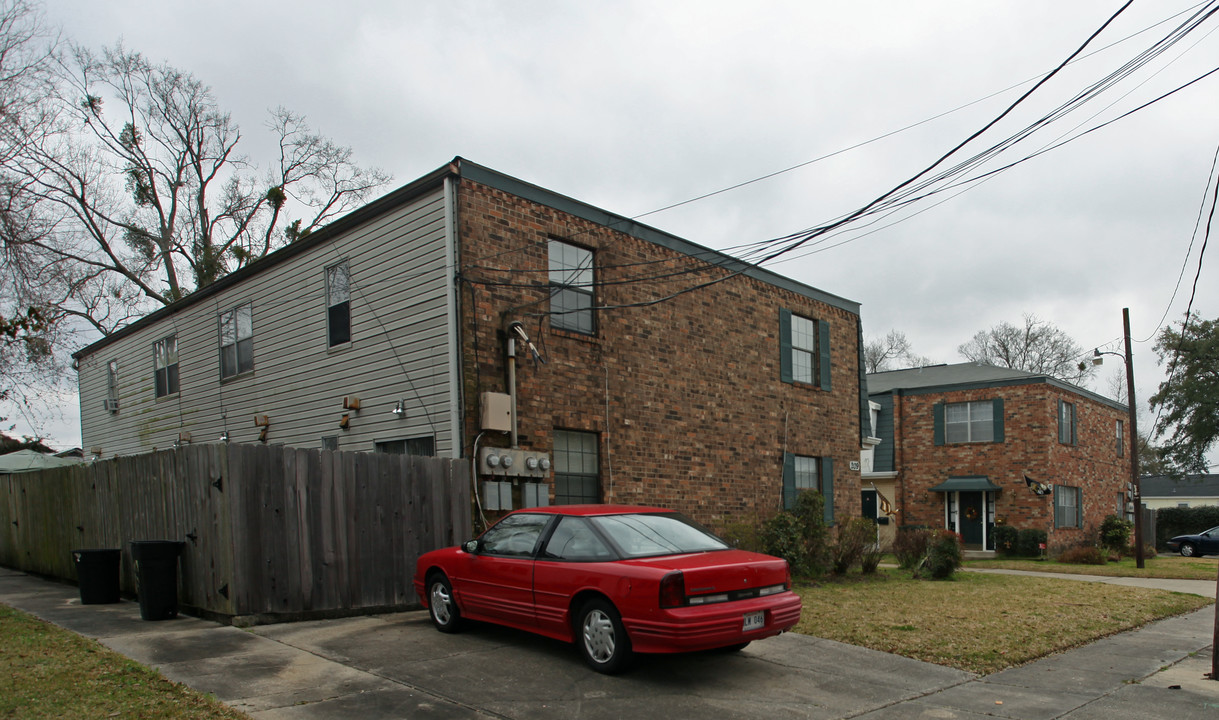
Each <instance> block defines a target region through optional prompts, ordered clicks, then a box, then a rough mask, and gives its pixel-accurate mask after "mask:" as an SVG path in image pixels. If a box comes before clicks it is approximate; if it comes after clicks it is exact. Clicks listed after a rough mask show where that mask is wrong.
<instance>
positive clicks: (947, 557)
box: [915, 530, 963, 580]
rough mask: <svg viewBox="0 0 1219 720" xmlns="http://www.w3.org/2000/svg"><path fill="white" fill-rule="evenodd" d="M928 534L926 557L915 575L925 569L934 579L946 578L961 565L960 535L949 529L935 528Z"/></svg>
mask: <svg viewBox="0 0 1219 720" xmlns="http://www.w3.org/2000/svg"><path fill="white" fill-rule="evenodd" d="M930 536H931V537H930V541H929V542H928V544H927V557H926V559H925V560H923V564H922V565H921V566H920V567H919V570H917V571H915V577H918V576H919V575H921V574H922V572H923V571H926V572H927V574H928V575H930V576H931V577H932V578H933V579H935V580H947V579H949V578H951V577H952V574H953V573H955V572H956V570H957V568H959V567H961V562H962V555H963V553H962V551H961V536H960V535H958V534H956V533H954V532H953V531H951V530H936V531H935V532H934V533H930Z"/></svg>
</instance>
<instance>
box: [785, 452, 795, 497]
mask: <svg viewBox="0 0 1219 720" xmlns="http://www.w3.org/2000/svg"><path fill="white" fill-rule="evenodd" d="M794 507H796V456H795V455H792V454H791V453H783V509H784V510H791V509H792V508H794Z"/></svg>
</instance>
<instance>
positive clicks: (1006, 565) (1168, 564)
mask: <svg viewBox="0 0 1219 720" xmlns="http://www.w3.org/2000/svg"><path fill="white" fill-rule="evenodd" d="M965 565H966V567H970V568H992V569H1000V570H1029V571H1032V572H1052V573H1068V574H1071V575H1104V576H1108V577H1145V578H1162V579H1164V578H1167V579H1175V580H1211V581H1214V580H1215V578H1216V577H1217V576H1219V558H1211V557H1207V558H1187V557H1178V556H1175V555H1160V556H1157V557H1154V558H1146V559H1145V560H1144V561H1143V565H1144V567H1143V569H1142V570H1140V569H1139V568H1138V567H1136V564H1135V561H1134V558H1123V559H1122V561H1121V562H1115V563H1108V564H1107V565H1072V564H1069V563H1060V562H1057V561H1055V560H999V559H995V560H970V561H968V562H967V563H965Z"/></svg>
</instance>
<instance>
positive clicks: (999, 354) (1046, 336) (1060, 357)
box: [957, 315, 1096, 385]
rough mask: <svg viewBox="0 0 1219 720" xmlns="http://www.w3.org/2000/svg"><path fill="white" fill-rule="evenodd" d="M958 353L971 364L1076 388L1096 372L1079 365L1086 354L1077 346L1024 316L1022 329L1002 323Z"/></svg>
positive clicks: (1050, 326)
mask: <svg viewBox="0 0 1219 720" xmlns="http://www.w3.org/2000/svg"><path fill="white" fill-rule="evenodd" d="M957 352H959V353H961V355H962V356H964V357H965V358H966V359H968V360H972V361H974V362H979V363H985V364H987V365H994V366H997V367H1007V368H1012V369H1014V370H1026V371H1028V372H1033V373H1040V374H1044V375H1049V376H1051V377H1055V378H1058V379H1059V380H1065V381H1067V382H1070V383H1074V384H1076V385H1080V384H1082V383H1084V382H1085V381H1086V380H1087V379H1088V378H1089V377H1091V376H1092V374H1093V373H1094V372H1095V371H1096V367H1095V366H1094V365H1092V364H1091V363H1087V362H1081V358H1083V357H1084V356H1085V354H1086V353H1085V352H1084V350H1083V348H1082V347H1080V346H1079V344H1078V343H1076V342H1075V341H1074V340H1072V339H1071V338H1070V336H1068V335H1067V334H1066V333H1065V332H1063V331H1062V330H1060V329H1059V328H1057V327H1055V326H1054V325H1053V324H1052V323H1050V322H1049V321H1047V320H1041V319H1039V318H1038V317H1037V316H1036V315H1025V316H1024V325H1023V326H1022V327H1017V326H1015V325H1012V324H1011V323H1006V322H1004V323H999V324H998V325H995V326H994V327H992V328H991V329H990V330H982V331H979V332H978V333H977V334H976V335H974V336H973V338H972V339H971V340H970V341H969V342H967V343H964V344H962V345H961V346H960V347H958V348H957Z"/></svg>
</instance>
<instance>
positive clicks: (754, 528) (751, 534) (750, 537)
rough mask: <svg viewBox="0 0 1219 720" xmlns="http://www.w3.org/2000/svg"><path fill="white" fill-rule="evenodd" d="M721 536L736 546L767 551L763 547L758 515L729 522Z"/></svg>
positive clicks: (756, 550) (743, 548)
mask: <svg viewBox="0 0 1219 720" xmlns="http://www.w3.org/2000/svg"><path fill="white" fill-rule="evenodd" d="M720 536H721V537H723V538H724V540H725V541H726V542H727V543H728V544H729V545H731V546H732V547H734V548H740V549H742V550H753V551H755V552H765V550H763V549H762V538H761V528H760V527H759V526H758V519H757V517H756V516H754V517H752V518H750V519H749V520H740V521H737V522H730V523H728V524H727V525H725V526H724V531H723V532H722V533H720Z"/></svg>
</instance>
